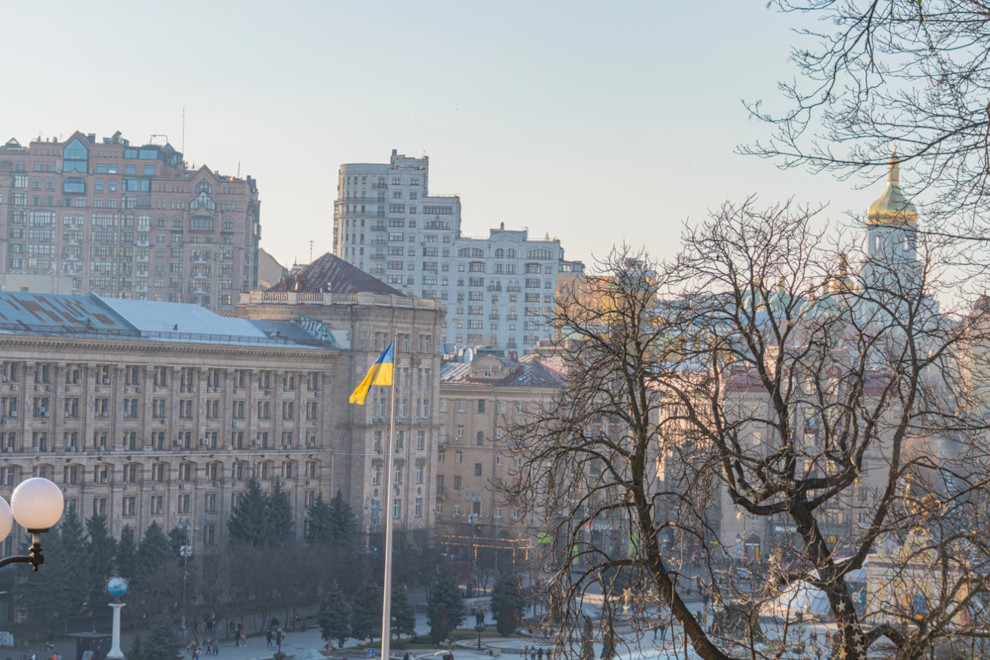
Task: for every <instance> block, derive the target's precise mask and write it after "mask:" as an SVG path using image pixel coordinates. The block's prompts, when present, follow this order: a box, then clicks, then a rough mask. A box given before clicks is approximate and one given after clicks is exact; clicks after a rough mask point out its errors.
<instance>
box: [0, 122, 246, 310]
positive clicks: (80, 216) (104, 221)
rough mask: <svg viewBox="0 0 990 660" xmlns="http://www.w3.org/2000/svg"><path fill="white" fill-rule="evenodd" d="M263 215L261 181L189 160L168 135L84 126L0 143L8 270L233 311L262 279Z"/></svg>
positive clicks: (0, 245) (3, 257)
mask: <svg viewBox="0 0 990 660" xmlns="http://www.w3.org/2000/svg"><path fill="white" fill-rule="evenodd" d="M259 214H260V203H259V200H258V186H257V182H256V181H255V180H254V179H252V178H251V177H250V176H249V177H247V178H245V179H242V178H239V177H232V176H227V175H221V174H220V173H218V172H215V171H213V170H211V169H210V168H209V167H207V166H205V165H204V166H201V167H199V168H197V169H195V170H193V169H189V168H187V166H186V164H185V162H184V161H183V155H182V154H181V153H179V152H178V151H176V150H175V149H174V148H173V147H172V146H171V145H170V144H168V143H167V142H165V141H162V142H160V143H155V144H145V145H142V146H136V145H131V144H130V141H129V140H127V139H125V138H124V137H122V136H121V134H120V133H119V132H117V133H115V134H114V135H113V136H111V137H106V138H103V139H102V140H97V138H96V135H95V134H92V133H91V134H85V133H80V132H76V133H73V134H72V135H70V136H69V137H68V138H67V139H65V140H59V139H55V138H52V139H41V138H38V139H37V140H32V141H31V142H30V143H29V144H28V146H23V145H21V144H20V143H19V142H18V141H17V140H15V139H11V140H9V141H8V142H7V143H6V144H4V145H3V146H0V236H2V237H3V239H4V240H2V241H0V273H2V274H6V275H8V276H9V275H34V276H40V277H44V278H49V279H51V280H52V281H55V280H56V278H58V279H62V280H66V283H67V285H68V287H70V288H71V293H76V294H84V293H88V292H91V291H92V292H95V293H98V294H100V295H104V296H113V297H118V298H133V299H137V300H157V301H171V302H189V303H194V304H197V305H202V306H204V307H207V308H209V309H214V310H220V311H229V310H230V309H232V307H233V302H234V297H235V296H234V294H235V293H238V292H242V291H245V292H246V291H250V290H251V289H253V288H255V287H256V286H257V281H258V273H257V268H258V241H259V239H260V237H261V226H260V221H259V217H260V215H259ZM65 288H66V286H62V285H59V286H58V287H53V288H51V290H53V291H54V290H57V291H59V292H62V291H64V290H65Z"/></svg>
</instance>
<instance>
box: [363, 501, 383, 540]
mask: <svg viewBox="0 0 990 660" xmlns="http://www.w3.org/2000/svg"><path fill="white" fill-rule="evenodd" d="M382 508H383V507H382V503H381V500H379V499H377V498H375V497H366V498H365V499H364V510H365V511H369V512H370V513H369V517H370V519H371V522H370V523H369V524H368V533H369V534H371V533H372V532H376V531H378V517H379V512H381V510H382Z"/></svg>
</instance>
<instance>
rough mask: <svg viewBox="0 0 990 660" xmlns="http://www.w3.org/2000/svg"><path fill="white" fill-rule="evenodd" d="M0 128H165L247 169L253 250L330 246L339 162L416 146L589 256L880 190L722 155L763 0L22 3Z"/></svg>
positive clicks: (196, 159)
mask: <svg viewBox="0 0 990 660" xmlns="http://www.w3.org/2000/svg"><path fill="white" fill-rule="evenodd" d="M3 16H4V19H5V20H4V42H5V44H4V46H5V48H4V50H5V51H6V52H7V53H8V55H9V58H8V62H7V65H6V66H5V67H4V92H3V93H2V94H0V140H3V141H5V140H6V139H8V138H9V137H16V138H17V139H18V140H20V141H22V142H27V141H28V140H30V139H32V138H34V137H37V136H38V135H41V136H44V137H51V136H63V137H64V136H66V135H68V134H70V133H71V132H72V131H73V130H75V129H79V130H82V131H84V132H91V133H97V136H98V137H103V136H107V135H110V134H112V133H113V132H114V131H116V130H120V131H122V132H123V133H124V135H125V137H127V138H129V139H130V140H131V142H132V143H144V142H146V141H147V140H148V139H149V137H150V136H151V135H152V134H166V135H167V136H168V138H169V140H170V142H171V143H172V144H173V145H174V146H175V147H176V148H181V144H182V141H183V135H182V133H183V131H182V111H183V108H185V116H186V120H185V155H186V160H187V161H189V162H190V164H195V165H197V166H198V165H200V164H203V163H205V164H207V165H209V166H210V167H212V168H213V169H215V170H218V171H220V172H222V173H225V174H236V173H237V170H238V168H240V173H241V175H242V176H243V175H247V174H250V175H252V176H254V177H256V178H257V179H258V182H259V186H260V190H261V200H262V207H261V208H262V216H261V218H262V246H263V247H264V248H265V249H267V250H268V251H269V252H271V253H272V254H274V255H275V257H276V258H278V259H279V260H280V261H282V262H283V263H286V264H291V263H292V261H293V260H294V259H296V258H298V259H299V261H303V262H304V261H308V259H309V241H310V240H313V241H315V251H316V254H320V253H322V252H324V251H327V250H329V249H330V247H331V238H330V228H331V217H332V206H333V201H334V198H335V196H336V189H335V186H336V177H337V168H338V166H339V165H340V164H341V163H349V162H386V161H387V160H388V156H389V154H390V153H391V150H392V149H393V148H395V149H398V150H399V152H400V153H405V154H408V155H411V156H419V155H422V154H427V155H429V156H430V164H431V168H430V169H431V172H430V188H431V192H434V193H454V194H459V195H460V196H461V203H462V208H463V223H462V228H463V231H464V233H465V234H467V235H471V236H486V235H487V233H488V229H489V228H490V227H495V226H498V223H500V222H504V223H505V225H506V227H507V228H522V227H526V228H528V229H529V230H530V233H531V235H534V236H543V235H544V234H549V235H550V236H552V237H557V238H560V240H561V241H562V243H563V246H564V249H565V251H566V255H567V256H568V257H569V258H574V259H582V260H584V261H586V262H590V260H591V259H592V257H593V255H601V254H603V253H604V252H605V251H606V250H607V248H608V246H611V245H612V244H614V243H618V242H622V241H626V242H628V243H630V244H632V245H636V246H639V245H643V246H646V247H647V248H648V249H649V250H650V251H651V252H652V253H654V254H657V255H667V254H670V253H671V252H672V250H673V249H674V247H675V245H676V240H677V236H678V234H679V232H680V227H681V224H682V223H683V222H684V221H685V220H688V219H695V220H696V219H700V218H702V217H703V216H704V215H705V214H706V213H707V210H708V209H710V208H714V207H716V206H718V205H720V204H721V203H722V202H723V201H724V200H726V199H731V200H737V201H738V200H741V199H742V198H744V197H745V196H747V195H749V194H752V193H756V194H758V195H759V198H760V200H761V201H762V202H764V203H767V204H769V203H771V202H774V201H777V200H782V199H786V198H788V197H791V196H793V197H795V199H797V200H798V201H801V202H814V203H818V202H824V201H830V206H829V210H828V213H829V215H830V216H833V217H835V218H837V219H841V218H842V217H843V214H844V212H846V211H847V210H852V211H856V212H861V211H862V210H864V209H865V208H866V206H867V205H868V204H869V203H870V201H872V200H873V199H874V198H875V197H877V196H879V195H880V193H881V191H882V185H880V184H878V185H875V186H873V187H871V188H870V189H868V190H865V191H864V190H855V189H854V188H853V186H852V185H851V184H850V183H848V182H836V181H834V180H832V179H831V178H828V177H826V176H817V177H815V176H811V175H809V174H807V173H804V172H798V171H789V172H780V171H778V170H777V169H776V168H775V167H774V165H773V164H772V163H769V162H766V161H762V160H758V159H755V158H751V157H743V156H737V155H734V154H733V149H734V148H735V147H736V146H737V145H738V144H740V143H744V142H748V141H752V140H755V139H758V138H763V137H766V135H767V127H766V126H764V125H762V124H761V123H760V122H757V121H755V120H752V119H750V118H749V117H748V115H747V113H746V111H745V109H744V108H743V105H742V101H743V100H755V99H761V98H763V99H768V100H772V99H777V92H776V83H777V81H778V80H780V79H788V78H791V77H793V76H794V73H795V72H794V70H793V67H792V66H791V64H790V63H789V62H788V60H787V56H788V52H789V48H790V47H791V45H792V44H793V43H794V42H795V39H796V37H795V36H794V35H793V34H792V33H791V32H790V30H789V28H790V25H789V23H788V21H790V20H792V17H786V16H781V15H778V14H775V13H773V12H772V11H770V10H768V9H766V7H765V2H763V0H711V1H698V2H688V3H685V2H668V1H658V0H653V1H650V2H645V1H644V2H619V1H616V2H608V3H603V2H584V1H578V0H567V1H566V2H565V1H561V2H534V1H532V0H530V1H524V2H513V1H506V0H500V1H498V2H491V1H489V2H467V1H465V0H456V1H455V0H451V1H449V2H435V1H426V0H421V1H417V2H361V1H353V0H352V1H351V2H346V3H345V2H333V1H322V2H317V1H310V2H292V1H288V0H281V1H280V2H264V3H262V2H252V1H247V2H237V3H233V2H230V3H226V2H168V3H141V2H119V3H112V2H97V3H78V2H39V3H32V2H19V3H7V4H5V5H4V8H3Z"/></svg>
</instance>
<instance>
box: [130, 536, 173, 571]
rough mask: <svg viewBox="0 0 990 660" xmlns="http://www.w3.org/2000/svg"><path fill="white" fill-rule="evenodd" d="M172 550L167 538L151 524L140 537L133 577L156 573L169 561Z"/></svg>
mask: <svg viewBox="0 0 990 660" xmlns="http://www.w3.org/2000/svg"><path fill="white" fill-rule="evenodd" d="M172 556H173V555H172V548H171V545H170V544H169V540H168V537H167V536H165V532H164V531H162V528H161V526H160V525H159V524H158V523H157V522H153V523H151V525H149V526H148V529H146V530H145V532H144V536H143V537H141V543H140V544H139V545H138V549H137V571H138V574H137V575H135V576H133V577H135V578H140V577H141V576H142V575H146V574H149V573H154V572H156V571H157V570H158V569H159V568H161V567H162V565H164V564H165V563H166V562H168V560H169V559H171V558H172Z"/></svg>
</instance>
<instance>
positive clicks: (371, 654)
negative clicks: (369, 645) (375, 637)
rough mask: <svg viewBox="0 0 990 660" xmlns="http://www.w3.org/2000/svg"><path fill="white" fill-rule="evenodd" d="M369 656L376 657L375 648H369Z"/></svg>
mask: <svg viewBox="0 0 990 660" xmlns="http://www.w3.org/2000/svg"><path fill="white" fill-rule="evenodd" d="M368 657H369V658H373V657H375V649H368Z"/></svg>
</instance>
